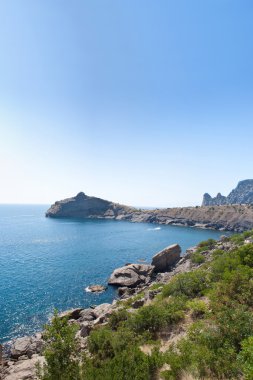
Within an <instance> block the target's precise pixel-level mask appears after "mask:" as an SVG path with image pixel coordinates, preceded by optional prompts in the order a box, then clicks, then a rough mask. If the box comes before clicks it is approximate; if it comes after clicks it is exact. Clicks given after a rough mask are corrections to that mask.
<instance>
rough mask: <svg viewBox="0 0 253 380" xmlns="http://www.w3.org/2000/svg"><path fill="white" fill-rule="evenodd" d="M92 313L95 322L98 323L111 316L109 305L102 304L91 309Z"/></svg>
mask: <svg viewBox="0 0 253 380" xmlns="http://www.w3.org/2000/svg"><path fill="white" fill-rule="evenodd" d="M93 313H94V315H95V318H96V319H97V320H98V319H99V322H103V321H104V320H105V318H107V317H109V316H110V315H111V313H112V305H111V304H110V303H102V304H101V305H98V306H96V307H95V309H93Z"/></svg>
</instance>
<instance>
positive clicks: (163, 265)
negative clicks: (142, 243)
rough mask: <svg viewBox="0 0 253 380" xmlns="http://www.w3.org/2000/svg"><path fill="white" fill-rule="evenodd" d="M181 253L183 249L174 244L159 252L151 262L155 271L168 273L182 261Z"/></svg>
mask: <svg viewBox="0 0 253 380" xmlns="http://www.w3.org/2000/svg"><path fill="white" fill-rule="evenodd" d="M181 252H182V250H181V247H180V246H179V245H178V244H172V245H170V246H169V247H167V248H165V249H163V250H162V251H160V252H158V253H157V254H156V255H155V256H153V258H152V262H151V265H153V266H154V271H155V272H160V273H161V272H166V271H168V270H169V269H170V268H172V267H173V266H174V265H175V264H176V263H177V262H178V261H179V260H180V254H181Z"/></svg>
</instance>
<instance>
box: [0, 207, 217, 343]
mask: <svg viewBox="0 0 253 380" xmlns="http://www.w3.org/2000/svg"><path fill="white" fill-rule="evenodd" d="M47 208H48V207H47V206H45V205H43V206H41V205H36V206H35V205H22V206H21V205H18V206H17V205H0V342H4V341H7V340H9V339H11V338H13V337H16V336H23V335H26V334H32V333H33V332H34V331H36V330H40V329H41V327H42V326H43V324H44V323H46V322H47V321H48V317H49V316H50V315H51V314H52V311H53V309H54V308H57V309H58V310H66V309H68V308H72V307H78V306H82V307H88V306H89V305H91V304H98V303H102V302H111V301H112V299H113V297H114V296H115V295H116V291H115V288H114V287H109V289H108V290H107V291H106V292H104V293H102V294H99V295H96V294H92V293H87V292H85V291H84V289H85V287H87V286H89V285H92V284H106V282H107V279H108V277H109V276H110V274H111V272H112V271H113V270H114V269H115V268H116V267H119V266H122V265H124V264H125V263H127V262H136V261H137V260H138V259H146V260H147V262H150V260H151V257H152V256H153V255H154V254H155V253H156V252H157V251H159V250H160V249H162V248H164V247H166V246H168V245H170V244H172V243H179V244H180V245H181V247H182V249H183V250H185V249H186V248H188V247H190V246H192V245H195V244H197V243H198V242H199V241H201V240H206V239H208V238H219V237H220V235H221V232H216V231H211V230H209V231H208V230H200V229H192V228H185V227H175V226H158V225H151V224H146V223H136V224H135V223H130V222H124V221H109V220H70V219H69V220H67V219H49V218H45V217H44V214H45V211H46V210H47Z"/></svg>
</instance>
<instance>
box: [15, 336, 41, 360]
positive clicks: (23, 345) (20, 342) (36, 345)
mask: <svg viewBox="0 0 253 380" xmlns="http://www.w3.org/2000/svg"><path fill="white" fill-rule="evenodd" d="M43 346H44V342H43V340H42V338H41V334H36V335H35V336H32V337H31V336H25V337H23V338H17V339H15V340H14V341H13V343H12V346H11V353H10V354H11V358H13V359H18V358H19V357H21V356H28V357H29V358H31V357H32V355H33V354H38V353H41V351H42V349H43Z"/></svg>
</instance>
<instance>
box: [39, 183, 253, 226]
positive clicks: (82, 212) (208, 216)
mask: <svg viewBox="0 0 253 380" xmlns="http://www.w3.org/2000/svg"><path fill="white" fill-rule="evenodd" d="M243 182H245V181H243ZM239 187H240V188H241V186H239ZM243 187H244V189H245V186H244V185H243ZM248 189H249V188H248ZM231 194H232V195H231V196H230V198H229V199H231V200H232V199H235V197H237V199H238V197H239V195H238V192H236V193H235V192H232V193H231ZM245 194H246V193H245ZM245 194H244V195H245ZM247 194H248V195H247V200H248V201H249V200H250V199H251V195H250V190H249V191H248V193H247ZM241 195H242V193H241ZM245 197H246V195H245V196H244V198H243V199H244V201H245V199H246V198H245ZM218 198H219V199H220V203H222V202H223V197H222V196H221V195H219V197H218ZM210 199H212V198H211V197H210V195H205V203H208V202H211V201H210ZM240 199H242V198H240ZM46 216H48V217H51V218H104V219H115V220H127V221H130V222H136V223H138V222H145V223H158V224H166V225H169V224H172V225H176V226H186V227H196V228H210V229H215V230H228V231H235V232H242V231H245V230H248V229H252V228H253V205H250V204H244V205H239V204H238V205H237V204H236V205H234V204H233V205H228V204H225V205H220V206H215V205H210V206H202V207H199V206H196V207H174V208H164V209H154V210H141V209H136V208H132V207H127V206H124V205H120V204H117V203H113V202H109V201H105V200H103V199H100V198H95V197H89V196H87V195H85V194H84V193H79V194H78V195H77V196H76V197H73V198H68V199H65V200H62V201H59V202H56V203H55V204H54V205H52V206H51V207H50V208H49V210H48V211H47V213H46Z"/></svg>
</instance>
